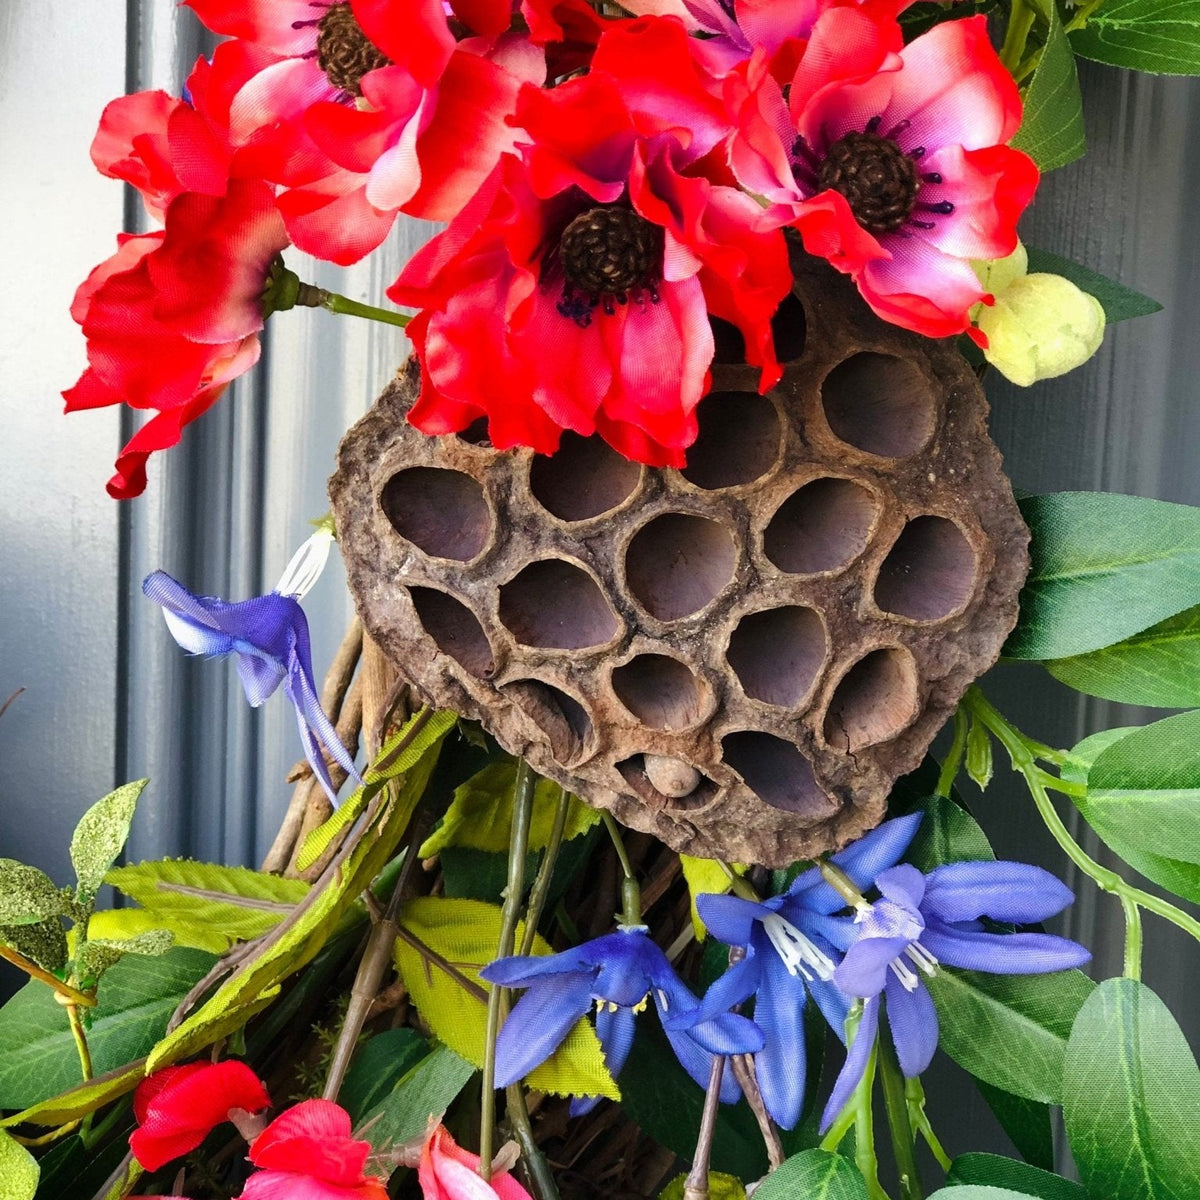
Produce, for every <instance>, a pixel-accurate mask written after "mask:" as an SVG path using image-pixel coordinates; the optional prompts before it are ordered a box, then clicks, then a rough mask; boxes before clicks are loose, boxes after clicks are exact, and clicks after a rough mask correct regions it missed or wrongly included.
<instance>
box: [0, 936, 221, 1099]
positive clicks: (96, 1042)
mask: <svg viewBox="0 0 1200 1200" xmlns="http://www.w3.org/2000/svg"><path fill="white" fill-rule="evenodd" d="M214 961H215V960H214V958H213V956H212V955H211V954H205V953H203V952H202V951H200V950H187V949H183V948H181V947H177V948H176V949H174V950H171V951H168V953H166V954H164V955H163V956H162V957H161V958H143V957H141V956H140V955H131V956H130V957H128V958H124V959H122V960H121V961H120V962H119V963H117V965H116V966H114V967H113V968H112V969H111V970H110V971H109V972H108V973H107V974H106V975H105V976H104V978H103V979H102V980H101V981H100V987H99V990H98V991H97V993H96V1007H95V1008H93V1009H91V1010H90V1013H89V1014H88V1015H89V1017H90V1021H89V1023H88V1026H87V1039H88V1047H89V1048H90V1050H91V1053H92V1065H93V1068H94V1069H95V1071H96V1073H97V1074H103V1073H104V1072H106V1071H111V1070H114V1069H116V1068H119V1067H123V1066H125V1065H126V1064H128V1063H129V1062H131V1061H132V1060H133V1059H135V1058H140V1057H141V1056H142V1055H144V1054H146V1053H147V1051H148V1050H149V1049H150V1047H151V1046H153V1045H154V1043H155V1041H157V1039H158V1038H160V1037H162V1035H163V1032H164V1031H165V1030H166V1027H167V1021H168V1020H170V1017H171V1014H172V1013H173V1012H174V1011H175V1007H176V1005H178V1003H179V1001H180V1000H182V999H183V997H184V996H185V995H186V994H187V992H188V991H189V990H190V989H191V987H192V985H193V984H195V983H196V981H197V980H198V979H200V978H201V976H203V975H204V974H205V972H206V971H208V969H209V968H210V967H211V966H212V964H213V962H214ZM81 1079H82V1073H81V1071H80V1069H79V1056H78V1054H77V1053H76V1051H75V1043H74V1040H73V1039H72V1037H71V1032H70V1029H69V1028H68V1026H67V1016H66V1013H65V1012H64V1011H63V1009H62V1006H61V1005H60V1004H58V1003H56V1002H55V1000H54V997H53V995H52V993H51V992H50V989H49V988H47V987H46V986H45V985H44V984H41V983H38V982H36V981H30V982H29V983H28V984H26V985H25V987H23V988H22V989H21V990H20V991H19V992H18V993H17V994H16V995H15V996H14V997H13V998H12V999H11V1000H9V1002H8V1003H7V1004H6V1005H5V1006H4V1007H3V1008H2V1009H0V1108H25V1107H27V1106H29V1105H33V1104H37V1103H38V1102H39V1101H41V1100H45V1099H47V1098H48V1097H51V1096H54V1095H56V1094H57V1093H59V1092H65V1091H67V1089H69V1088H72V1087H74V1086H75V1085H76V1084H78V1083H80V1082H81Z"/></svg>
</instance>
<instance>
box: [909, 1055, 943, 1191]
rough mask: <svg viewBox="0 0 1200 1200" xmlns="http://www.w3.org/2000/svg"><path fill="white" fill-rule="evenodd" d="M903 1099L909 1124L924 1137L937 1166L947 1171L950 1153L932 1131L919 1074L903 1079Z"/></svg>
mask: <svg viewBox="0 0 1200 1200" xmlns="http://www.w3.org/2000/svg"><path fill="white" fill-rule="evenodd" d="M904 1099H905V1101H906V1102H907V1104H908V1120H909V1124H910V1125H911V1126H912V1128H913V1129H915V1130H916V1131H917V1132H918V1133H919V1134H920V1135H921V1136H922V1137H923V1138H924V1139H925V1144H926V1145H927V1146H928V1147H929V1149H930V1150H931V1151H932V1152H933V1157H934V1158H936V1159H937V1161H938V1166H939V1167H941V1168H942V1170H943V1171H949V1170H950V1155H948V1154H947V1153H946V1151H945V1150H943V1149H942V1143H941V1141H940V1140H939V1139H938V1136H937V1134H936V1133H934V1132H933V1126H932V1125H931V1124H930V1122H929V1116H928V1114H927V1113H926V1112H925V1089H924V1087H922V1086H921V1080H920V1077H919V1076H914V1077H913V1078H912V1079H906V1080H905V1081H904Z"/></svg>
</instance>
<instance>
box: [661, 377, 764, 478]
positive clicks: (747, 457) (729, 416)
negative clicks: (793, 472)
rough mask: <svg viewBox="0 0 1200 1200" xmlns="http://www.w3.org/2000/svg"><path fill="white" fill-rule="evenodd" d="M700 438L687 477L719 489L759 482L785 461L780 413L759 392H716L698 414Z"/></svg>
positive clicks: (692, 450)
mask: <svg viewBox="0 0 1200 1200" xmlns="http://www.w3.org/2000/svg"><path fill="white" fill-rule="evenodd" d="M696 417H697V420H698V421H699V423H700V434H699V436H698V437H697V438H696V440H695V442H694V443H693V444H692V446H691V447H690V448H689V449H688V452H687V466H686V467H684V468H683V471H682V472H681V474H682V475H683V477H684V479H686V480H687V481H688V482H689V483H694V484H695V485H696V487H699V488H704V489H706V490H708V491H714V490H716V489H717V488H727V487H736V486H737V485H738V484H741V483H753V482H754V480H756V479H760V478H761V477H762V476H763V475H765V474H766V473H767V472H768V471H769V470H770V469H771V468H772V467H773V466H774V465H775V460H776V459H777V458H778V457H779V439H780V433H781V430H780V427H779V414H778V413H777V412H776V411H775V405H774V404H772V403H771V401H770V400H768V399H767V398H766V396H760V395H759V394H758V393H757V392H710V393H709V394H708V395H707V396H705V397H704V399H703V400H701V401H700V407H699V408H698V409H697V410H696Z"/></svg>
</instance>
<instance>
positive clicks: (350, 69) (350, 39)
mask: <svg viewBox="0 0 1200 1200" xmlns="http://www.w3.org/2000/svg"><path fill="white" fill-rule="evenodd" d="M388 62H389V59H388V57H387V55H386V54H384V53H383V51H382V50H380V49H379V47H378V46H376V45H375V43H374V42H372V41H371V40H370V38H368V37H367V35H366V34H365V33H363V31H362V29H361V28H360V26H359V24H358V22H357V21H356V20H355V19H354V13H353V12H352V11H351V8H350V5H349V4H345V3H344V4H334V5H333V6H332V7H330V8H329V9H327V10H326V13H325V15H324V16H323V17H322V18H321V20H320V21H319V22H318V23H317V64H318V65H319V66H320V68H321V70H322V71H324V72H325V78H326V79H328V80H329V82H330V83H331V84H333V86H334V87H335V88H340V89H341V90H342V91H343V92H347V93H349V94H350V95H351V96H361V95H362V87H361V86H360V85H361V83H362V77H363V76H364V75H365V74H367V72H368V71H375V70H378V68H380V67H386V66H387V65H388Z"/></svg>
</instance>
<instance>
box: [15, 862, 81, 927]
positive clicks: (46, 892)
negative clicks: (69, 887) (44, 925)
mask: <svg viewBox="0 0 1200 1200" xmlns="http://www.w3.org/2000/svg"><path fill="white" fill-rule="evenodd" d="M68 909H69V903H68V900H67V897H66V896H65V895H64V894H63V891H62V889H61V888H60V887H58V886H57V885H56V884H55V882H54V880H53V879H51V878H50V876H49V875H47V874H46V872H45V871H39V870H38V869H37V867H31V866H28V865H26V864H25V863H23V862H17V860H16V859H15V858H0V925H36V924H38V923H39V922H40V921H45V920H46V919H47V918H48V917H57V916H60V915H62V914H63V913H65V912H67V911H68Z"/></svg>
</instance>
